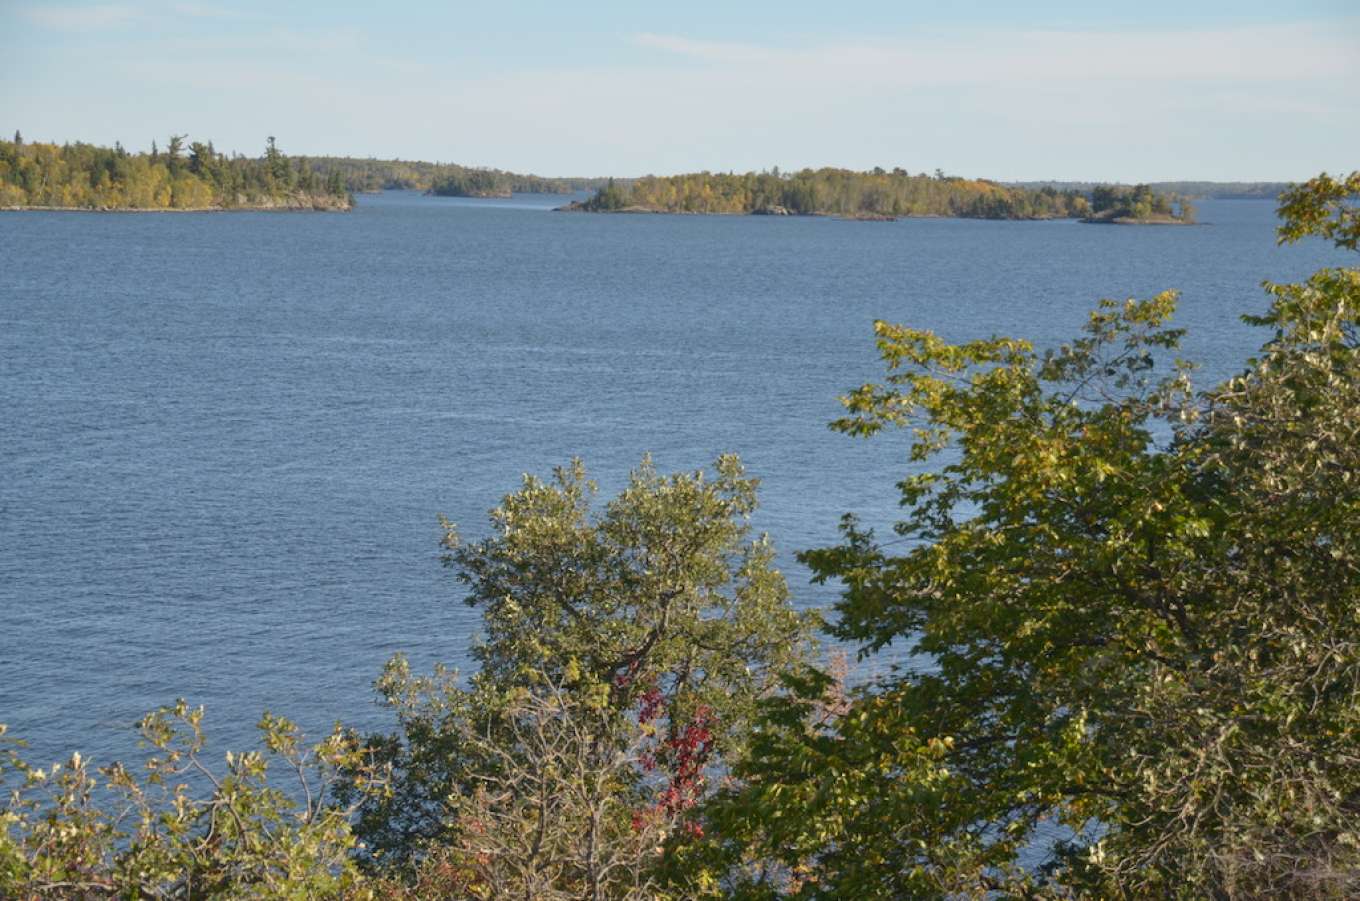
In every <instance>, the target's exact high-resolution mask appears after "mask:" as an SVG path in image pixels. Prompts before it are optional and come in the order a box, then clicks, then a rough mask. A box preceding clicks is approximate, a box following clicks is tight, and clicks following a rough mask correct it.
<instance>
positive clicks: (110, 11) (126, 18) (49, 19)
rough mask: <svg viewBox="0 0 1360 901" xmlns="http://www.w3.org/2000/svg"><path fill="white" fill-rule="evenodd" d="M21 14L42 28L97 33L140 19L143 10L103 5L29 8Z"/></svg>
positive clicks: (23, 9)
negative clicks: (102, 29)
mask: <svg viewBox="0 0 1360 901" xmlns="http://www.w3.org/2000/svg"><path fill="white" fill-rule="evenodd" d="M19 14H20V15H21V16H23V17H24V18H25V19H27V20H28V21H29V22H32V23H33V24H34V25H38V26H40V27H42V28H54V29H58V30H61V31H95V30H98V29H101V28H109V27H111V26H114V25H125V24H127V23H128V22H131V21H132V20H134V19H136V18H138V17H139V16H140V15H141V10H139V9H138V8H137V7H135V6H123V5H117V4H103V5H98V6H28V7H23V8H21V9H20V10H19Z"/></svg>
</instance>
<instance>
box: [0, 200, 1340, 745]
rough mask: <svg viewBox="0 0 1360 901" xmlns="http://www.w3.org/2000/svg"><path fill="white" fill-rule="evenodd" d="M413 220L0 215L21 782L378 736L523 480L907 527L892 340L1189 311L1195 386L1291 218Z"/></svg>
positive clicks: (398, 207) (819, 601) (1314, 249)
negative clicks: (341, 724)
mask: <svg viewBox="0 0 1360 901" xmlns="http://www.w3.org/2000/svg"><path fill="white" fill-rule="evenodd" d="M558 202H560V199H558V198H543V197H517V198H515V199H514V200H513V201H458V200H449V199H442V198H427V197H422V196H419V195H414V194H404V193H394V194H386V195H380V196H372V197H363V198H361V201H360V205H359V207H358V209H357V210H356V211H355V212H354V213H352V214H350V215H335V214H330V215H320V214H316V215H313V214H278V213H273V214H270V213H260V214H257V213H233V214H179V215H168V214H166V215H148V214H78V213H76V214H72V213H24V214H0V722H8V723H9V724H10V726H11V729H12V731H13V732H14V733H16V734H20V735H23V736H25V737H27V738H28V739H29V740H30V741H31V743H32V745H33V747H34V751H35V755H36V756H38V757H39V758H41V757H43V756H44V755H56V754H59V753H64V752H65V751H69V750H71V749H73V748H77V747H78V748H81V749H84V750H86V751H87V753H90V752H92V753H94V754H95V755H97V756H101V757H103V758H104V759H107V758H108V757H109V756H110V755H114V754H119V755H121V754H125V753H128V752H129V751H130V750H131V749H132V748H133V747H134V738H133V736H132V734H131V731H130V724H131V723H132V722H134V721H135V720H136V718H137V717H138V716H139V715H140V714H141V713H143V712H145V711H146V710H148V709H151V708H153V707H155V706H157V705H159V704H161V703H166V702H168V701H171V700H173V699H174V698H175V697H176V696H178V695H184V696H187V697H188V698H189V699H190V700H191V701H193V702H195V703H204V704H206V705H207V706H208V713H209V719H208V726H209V731H210V733H212V734H213V735H214V736H215V737H216V738H217V739H221V741H220V742H219V741H216V740H215V741H214V744H215V745H228V744H234V745H237V746H239V745H241V744H242V742H243V741H245V740H246V737H247V736H248V734H249V732H250V729H251V726H252V724H253V723H254V721H255V719H256V718H257V717H258V715H259V713H260V711H261V710H262V709H264V708H266V707H268V708H271V709H273V710H275V711H276V712H280V713H284V714H287V715H290V716H293V717H294V718H296V719H298V720H300V721H301V722H302V723H304V724H305V725H306V726H308V727H309V728H310V729H313V730H314V729H318V728H325V727H327V726H328V725H329V724H330V723H331V722H333V721H334V720H335V719H342V720H345V721H346V722H350V723H355V724H358V725H361V726H378V725H382V724H383V723H384V719H383V714H382V713H381V711H379V710H378V709H377V708H376V707H375V706H374V705H373V704H372V702H371V694H370V691H369V685H370V682H371V681H372V679H373V677H374V676H375V675H376V674H377V672H378V670H379V668H380V667H381V665H382V663H383V661H384V660H385V659H386V658H387V657H388V656H389V655H390V654H392V653H393V652H394V651H397V650H404V651H407V652H408V653H410V654H411V656H412V657H413V659H414V660H415V661H416V662H417V663H418V664H420V665H426V664H429V663H430V662H432V661H434V660H444V661H447V662H449V663H452V664H457V663H460V662H461V661H463V660H464V659H465V651H466V648H467V644H468V641H469V639H470V637H471V636H472V635H473V634H474V632H475V629H476V623H477V613H476V611H472V610H469V609H468V608H466V607H465V606H463V605H462V604H461V603H460V595H459V592H458V589H457V586H456V585H455V584H454V582H453V580H452V578H451V576H450V574H449V573H447V572H445V571H443V570H441V568H440V566H439V564H438V555H437V550H438V549H437V544H436V542H437V540H438V537H439V530H438V527H437V524H436V515H437V514H439V513H441V512H442V513H445V514H447V515H448V516H449V517H450V518H452V519H454V520H456V521H458V522H459V523H460V524H461V525H462V527H463V532H464V533H465V534H467V535H471V536H476V535H477V534H479V533H481V532H482V531H483V529H484V522H485V516H484V514H485V511H486V510H487V509H488V508H489V507H491V506H492V505H493V504H494V503H495V502H496V501H497V499H498V498H499V497H500V496H501V495H502V494H504V493H505V492H507V491H508V490H511V489H513V488H514V487H515V485H516V484H517V482H518V479H519V477H520V474H521V473H523V472H525V471H530V472H535V473H546V472H547V471H548V470H549V469H550V468H551V467H552V466H554V465H556V464H559V463H563V462H565V461H566V460H568V459H569V458H570V457H572V456H573V455H579V456H581V457H583V458H584V459H585V460H586V462H587V465H588V466H589V467H590V468H591V470H592V472H593V473H594V474H595V475H596V476H597V477H598V479H599V481H600V482H601V485H602V488H604V489H605V490H606V491H609V490H612V489H615V488H617V487H618V486H619V484H620V481H621V479H622V477H623V475H624V474H625V473H626V471H627V469H628V468H629V467H630V466H632V465H634V464H636V463H637V461H638V459H639V458H640V457H641V455H642V454H643V453H644V452H646V451H651V452H652V453H653V454H654V455H655V458H656V461H657V464H658V466H659V467H660V468H662V469H675V468H694V467H697V466H700V465H703V464H705V463H707V462H708V461H710V460H711V459H712V458H713V456H714V455H715V454H718V453H720V452H724V451H735V452H738V453H740V454H741V455H742V456H743V458H744V459H745V460H746V462H747V464H748V466H749V468H750V469H751V470H752V471H753V472H754V474H756V475H758V476H759V477H760V478H761V479H762V486H763V493H762V497H763V504H764V506H763V509H762V512H761V514H760V517H759V521H758V526H759V527H761V528H763V529H767V530H769V531H770V532H771V533H772V535H773V536H774V539H775V541H776V543H777V544H778V546H779V547H780V549H781V552H782V562H783V565H784V567H785V569H786V571H787V572H788V574H789V577H790V580H791V583H792V586H793V591H794V595H795V597H796V598H797V600H798V602H799V603H800V604H802V605H824V604H825V603H827V602H828V600H829V598H830V597H831V593H830V590H829V589H826V588H814V587H812V586H809V585H808V584H807V581H806V576H805V574H804V573H802V572H801V571H800V570H799V569H798V567H797V565H796V564H795V563H793V562H792V559H791V552H792V551H793V550H795V549H798V548H805V547H812V546H817V545H819V544H825V543H828V542H830V541H833V540H834V538H835V534H836V522H837V519H838V517H839V515H840V514H841V513H842V512H845V511H847V510H857V511H860V512H863V513H865V514H866V518H867V519H869V520H870V521H871V522H880V523H883V522H889V521H891V518H892V516H893V514H894V503H893V489H892V485H893V483H894V481H896V479H897V478H899V477H900V475H901V473H902V469H903V463H902V461H903V455H904V447H905V446H904V443H903V441H902V440H901V436H895V437H889V438H886V439H878V440H876V441H875V442H869V443H864V442H856V441H854V440H851V439H849V438H845V437H841V436H838V435H835V434H833V433H831V432H830V431H828V430H827V428H826V425H825V424H826V422H827V421H828V420H829V419H831V418H832V417H834V416H835V415H836V414H837V411H838V406H837V402H836V397H837V395H838V394H839V393H840V392H842V391H844V390H845V389H846V388H849V387H852V386H853V385H856V384H858V383H860V382H863V381H865V380H868V379H870V378H873V377H874V376H875V375H876V373H877V372H878V369H877V366H876V362H875V355H874V349H873V344H872V335H871V325H872V322H873V320H874V319H875V318H883V319H890V320H899V321H903V322H908V323H911V324H914V325H922V326H929V327H932V328H934V329H936V330H937V331H939V332H941V333H943V334H944V335H945V336H947V337H950V338H955V339H962V338H970V337H983V336H986V335H989V334H993V333H1010V334H1016V335H1023V336H1028V337H1031V338H1034V339H1036V340H1037V341H1038V342H1039V343H1041V344H1051V343H1054V342H1057V341H1059V340H1061V339H1063V338H1066V337H1069V336H1071V335H1073V334H1075V332H1076V331H1077V329H1078V328H1079V327H1080V325H1081V323H1082V321H1083V319H1084V316H1085V313H1086V311H1087V310H1088V309H1089V308H1090V307H1091V306H1092V305H1093V303H1094V301H1095V300H1096V299H1097V298H1099V297H1102V296H1115V297H1126V296H1130V295H1137V296H1147V295H1149V294H1151V293H1154V292H1156V291H1160V290H1162V289H1165V288H1179V289H1181V290H1182V292H1183V300H1182V312H1181V315H1180V316H1179V320H1180V323H1181V324H1182V325H1184V326H1185V327H1187V328H1188V329H1189V330H1190V336H1189V339H1188V341H1187V355H1189V356H1191V357H1193V358H1196V359H1199V360H1201V361H1203V362H1204V363H1205V364H1206V366H1205V370H1204V378H1205V381H1208V380H1209V379H1210V378H1215V377H1220V376H1222V375H1224V374H1226V373H1228V372H1230V371H1232V370H1233V369H1235V368H1237V367H1238V366H1239V365H1240V363H1241V361H1242V360H1243V359H1244V358H1245V356H1246V355H1247V354H1248V353H1249V352H1250V351H1251V350H1252V349H1254V348H1255V347H1256V346H1257V345H1258V344H1259V343H1260V341H1261V340H1262V338H1263V337H1264V336H1263V335H1261V334H1260V333H1258V332H1256V331H1255V330H1253V329H1250V328H1248V327H1246V326H1244V325H1242V324H1241V323H1240V322H1239V321H1238V319H1237V316H1238V315H1239V314H1240V313H1242V312H1246V311H1259V310H1260V309H1261V308H1262V307H1263V306H1264V299H1263V295H1262V293H1261V291H1260V288H1259V283H1260V281H1261V280H1262V279H1264V278H1272V279H1274V280H1278V281H1284V280H1290V279H1297V278H1300V277H1302V276H1304V275H1305V274H1306V273H1308V272H1310V271H1312V270H1313V269H1315V268H1317V267H1318V266H1320V265H1323V264H1325V263H1328V262H1335V261H1336V259H1337V258H1336V256H1335V255H1334V254H1332V253H1330V252H1328V251H1327V250H1326V249H1325V248H1323V247H1322V246H1321V245H1316V244H1314V245H1308V246H1300V247H1292V248H1282V249H1281V248H1276V247H1275V246H1274V236H1273V225H1274V220H1273V207H1272V205H1271V204H1269V203H1262V202H1254V201H1236V202H1217V203H1214V202H1205V203H1203V204H1202V205H1201V218H1202V220H1204V221H1205V222H1207V223H1209V224H1208V225H1206V226H1204V227H1198V228H1119V227H1094V226H1084V225H1079V224H1077V223H1074V222H980V221H951V220H911V221H903V222H897V223H864V222H843V221H838V220H831V219H803V218H793V219H779V218H770V217H747V218H743V217H701V216H589V215H565V214H553V213H550V212H548V211H547V210H548V207H550V206H551V205H554V204H555V203H558Z"/></svg>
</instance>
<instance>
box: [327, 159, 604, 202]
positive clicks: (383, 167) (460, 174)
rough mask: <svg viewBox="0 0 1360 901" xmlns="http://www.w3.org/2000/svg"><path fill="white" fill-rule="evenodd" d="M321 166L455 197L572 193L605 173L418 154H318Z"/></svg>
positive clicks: (368, 181)
mask: <svg viewBox="0 0 1360 901" xmlns="http://www.w3.org/2000/svg"><path fill="white" fill-rule="evenodd" d="M310 163H311V165H312V166H313V168H314V169H315V170H316V171H317V172H324V173H327V174H329V173H331V172H337V173H339V174H340V178H341V179H342V181H343V182H344V185H345V187H346V188H347V189H348V190H350V191H354V192H356V193H357V192H370V191H388V190H415V191H429V192H431V193H434V194H442V195H445V196H452V197H505V196H509V195H510V194H512V193H515V194H522V193H533V194H570V193H573V192H575V191H593V190H595V189H596V188H599V187H600V186H602V185H603V184H604V183H605V179H603V178H543V177H541V176H538V175H520V174H518V173H515V172H505V171H502V170H500V169H479V168H474V167H471V166H459V165H456V164H454V163H423V162H418V161H414V160H377V159H359V158H357V157H348V156H320V157H312V158H311V160H310Z"/></svg>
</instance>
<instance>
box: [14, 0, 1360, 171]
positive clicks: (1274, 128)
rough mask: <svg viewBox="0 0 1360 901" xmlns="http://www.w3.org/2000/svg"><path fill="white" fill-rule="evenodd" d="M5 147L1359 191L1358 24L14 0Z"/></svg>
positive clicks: (1331, 16)
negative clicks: (888, 172) (269, 144)
mask: <svg viewBox="0 0 1360 901" xmlns="http://www.w3.org/2000/svg"><path fill="white" fill-rule="evenodd" d="M1102 7H1104V8H1102ZM15 128H19V129H22V131H23V132H24V134H25V136H26V137H28V138H30V139H38V140H57V141H65V140H86V141H93V142H97V143H112V142H113V141H115V140H121V141H122V142H123V143H124V144H125V145H127V146H129V147H137V148H142V147H146V146H148V145H149V144H150V141H151V139H152V138H153V137H154V138H158V139H160V140H161V142H162V143H163V142H164V136H165V135H168V134H170V133H171V132H177V133H188V134H189V135H191V137H192V138H193V139H207V138H211V139H212V140H213V141H214V142H215V143H216V144H217V146H218V147H219V148H222V149H229V150H239V151H242V152H247V153H251V154H254V153H258V152H259V151H260V149H261V148H262V146H263V144H264V139H265V136H267V135H271V134H272V135H276V136H277V137H278V140H279V145H280V147H281V148H283V149H284V150H285V151H287V152H290V153H311V154H320V153H334V154H346V155H355V156H368V155H374V156H379V157H393V156H395V157H402V158H406V159H428V160H441V161H454V162H462V163H468V164H473V165H489V166H498V167H501V168H507V169H514V170H518V171H531V172H538V173H542V174H546V175H569V174H570V175H596V174H615V175H639V174H644V173H648V172H655V173H669V172H679V171H692V170H697V169H715V170H716V169H721V170H727V169H736V170H746V169H761V168H768V167H770V166H775V165H778V166H780V167H782V168H786V169H789V168H798V167H801V166H805V165H841V166H849V167H853V168H867V167H871V166H875V165H882V166H885V167H891V166H904V167H906V168H908V169H910V170H912V171H933V170H934V169H935V168H936V167H939V168H943V169H945V170H946V171H948V172H951V173H957V174H961V175H978V176H987V177H992V178H1000V179H1040V178H1062V179H1084V180H1085V179H1089V180H1125V181H1130V180H1162V179H1173V178H1187V179H1216V180H1233V179H1241V180H1256V179H1260V180H1274V179H1289V180H1293V179H1302V178H1306V177H1308V176H1310V175H1313V174H1316V173H1317V172H1318V171H1320V170H1323V169H1327V170H1330V171H1340V170H1350V169H1354V168H1357V167H1360V152H1358V151H1357V148H1360V4H1354V3H1352V2H1348V0H1331V2H1322V0H1280V2H1275V3H1264V2H1254V0H1236V2H1207V3H1194V2H1190V0H1182V2H1163V0H1144V2H1140V3H1136V4H1135V3H1127V2H1125V3H1118V4H1099V3H1095V2H1091V0H1086V2H1057V0H1053V2H1039V3H1026V4H1020V3H1002V2H992V3H983V2H971V3H969V2H954V3H941V2H931V3H918V2H905V0H896V2H892V0H884V2H858V3H857V2H852V0H846V2H839V3H828V2H818V3H809V4H798V3H793V2H788V0H785V2H748V3H741V2H737V0H727V2H708V0H688V2H685V3H683V4H681V3H670V4H659V3H657V4H644V3H641V2H589V0H578V2H576V3H568V2H562V0H557V2H520V3H517V2H513V0H506V2H503V3H500V4H489V3H485V2H481V3H454V2H445V3H439V2H424V3H416V2H410V3H399V2H388V3H381V4H379V3H372V2H366V3H347V2H327V3H287V2H278V0H276V2H272V3H265V2H241V3H230V2H204V3H197V2H172V0H125V2H100V3H78V2H63V3H43V2H36V0H33V2H26V0H0V130H3V133H4V134H6V135H8V134H9V133H10V132H12V131H13V130H14V129H15Z"/></svg>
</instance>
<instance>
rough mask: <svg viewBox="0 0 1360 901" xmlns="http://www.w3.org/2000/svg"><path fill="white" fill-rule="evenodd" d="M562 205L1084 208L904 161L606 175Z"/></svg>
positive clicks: (879, 215)
mask: <svg viewBox="0 0 1360 901" xmlns="http://www.w3.org/2000/svg"><path fill="white" fill-rule="evenodd" d="M562 209H565V210H570V211H582V212H636V213H643V212H645V213H718V214H753V215H762V214H763V215H778V216H782V215H797V216H839V217H843V218H848V219H874V220H882V219H896V218H898V217H902V216H943V217H956V218H972V219H1061V218H1070V217H1081V216H1086V215H1089V214H1090V212H1091V208H1090V202H1089V201H1088V200H1087V198H1086V197H1085V196H1084V195H1083V194H1081V193H1080V192H1078V191H1075V190H1073V191H1059V190H1057V189H1055V188H1040V189H1037V190H1030V189H1026V188H1016V187H1009V186H1007V185H1003V184H1001V183H999V182H995V181H988V180H986V179H967V178H958V177H956V176H948V175H944V174H943V173H941V172H938V171H937V173H936V174H935V175H933V176H931V175H925V174H921V175H912V174H911V173H910V172H907V171H905V170H903V169H892V170H885V169H881V168H879V169H873V170H870V171H868V172H855V171H852V170H849V169H834V168H823V169H803V170H800V171H798V172H791V173H781V172H780V171H779V170H778V169H777V168H775V169H772V170H770V171H768V172H747V173H745V174H741V175H738V174H735V173H731V172H729V173H721V172H719V173H714V172H697V173H691V174H687V175H669V176H652V175H649V176H646V177H643V178H639V179H636V180H634V181H633V182H632V183H631V184H624V183H621V182H612V181H611V182H609V183H607V184H606V185H605V186H604V187H602V188H600V190H599V191H598V192H597V193H596V194H595V196H594V197H591V198H590V199H589V200H585V201H578V202H576V203H573V204H569V205H568V206H566V207H563V208H562Z"/></svg>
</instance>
